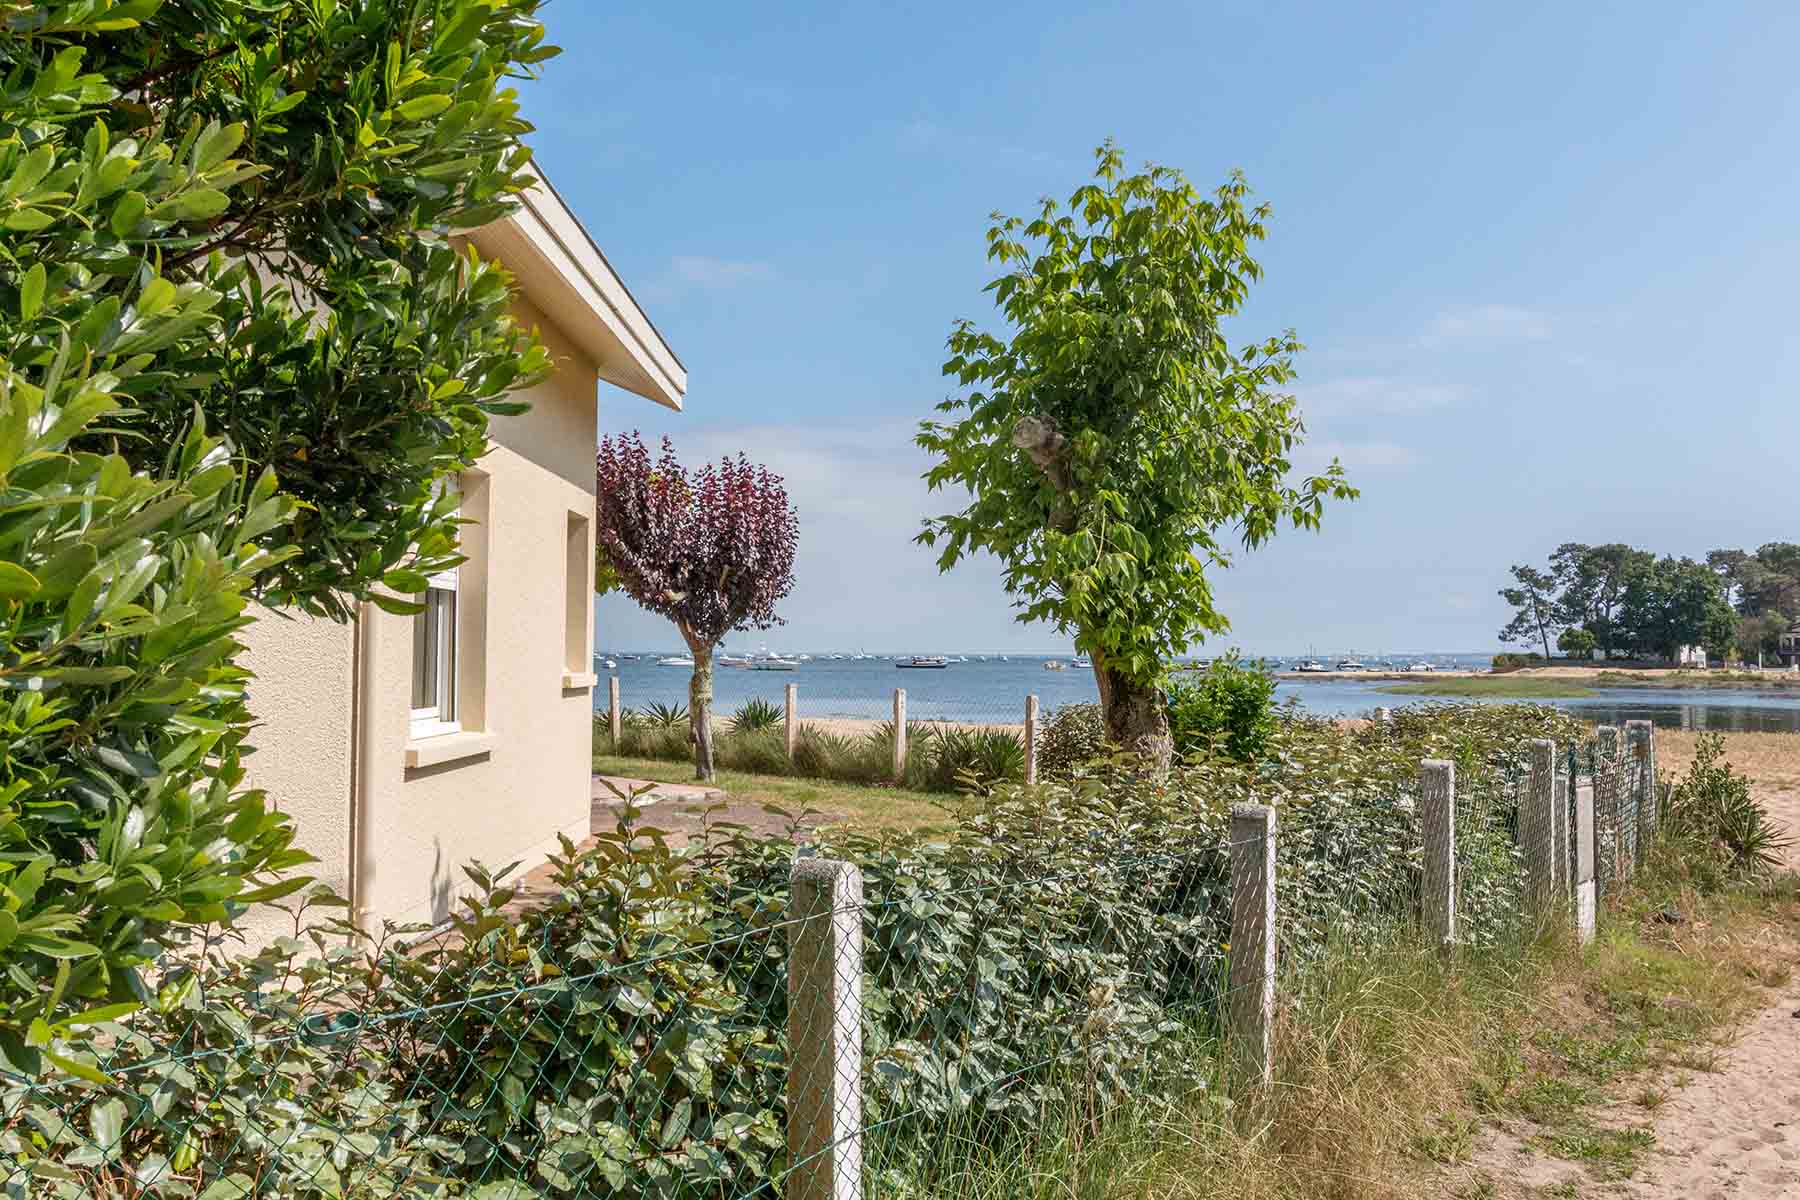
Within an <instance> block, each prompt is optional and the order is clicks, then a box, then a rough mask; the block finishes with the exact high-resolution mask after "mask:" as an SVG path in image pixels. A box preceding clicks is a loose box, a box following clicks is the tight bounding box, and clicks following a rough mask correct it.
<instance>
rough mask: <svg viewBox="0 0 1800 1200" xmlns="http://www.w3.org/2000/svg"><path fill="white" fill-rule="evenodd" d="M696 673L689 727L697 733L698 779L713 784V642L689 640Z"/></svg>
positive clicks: (691, 689) (690, 695)
mask: <svg viewBox="0 0 1800 1200" xmlns="http://www.w3.org/2000/svg"><path fill="white" fill-rule="evenodd" d="M688 649H689V650H690V651H692V653H693V655H694V675H693V678H691V679H689V680H688V727H689V728H690V729H692V730H693V735H694V778H695V779H697V780H699V781H700V782H702V783H711V782H712V781H713V778H714V773H713V731H712V702H713V659H712V655H713V648H712V643H711V642H702V641H700V640H699V639H698V638H689V639H688Z"/></svg>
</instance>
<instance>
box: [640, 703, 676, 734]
mask: <svg viewBox="0 0 1800 1200" xmlns="http://www.w3.org/2000/svg"><path fill="white" fill-rule="evenodd" d="M638 716H639V717H640V718H641V719H642V720H643V723H644V724H645V725H648V726H649V727H650V728H652V729H680V728H683V727H685V726H686V725H687V723H688V710H687V706H686V705H683V704H646V705H645V706H644V707H643V708H640V709H639V710H638Z"/></svg>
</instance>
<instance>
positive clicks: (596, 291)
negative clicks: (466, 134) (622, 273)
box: [468, 166, 687, 412]
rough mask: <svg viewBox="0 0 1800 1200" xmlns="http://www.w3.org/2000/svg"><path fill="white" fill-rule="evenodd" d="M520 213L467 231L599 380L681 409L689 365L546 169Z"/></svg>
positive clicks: (535, 171) (539, 173) (537, 172)
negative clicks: (578, 350) (591, 363)
mask: <svg viewBox="0 0 1800 1200" xmlns="http://www.w3.org/2000/svg"><path fill="white" fill-rule="evenodd" d="M527 169H528V170H529V171H530V173H531V174H532V175H533V176H534V177H535V179H536V186H533V187H532V188H530V189H529V190H527V191H526V192H525V194H524V195H523V196H522V197H521V200H522V203H521V205H520V207H519V208H518V210H517V211H515V212H514V213H512V214H511V215H510V216H507V217H504V218H502V219H500V220H498V221H495V222H493V223H492V224H489V225H484V226H482V227H481V228H480V229H477V230H474V231H472V232H471V233H470V234H469V235H468V236H469V239H470V240H471V241H473V242H474V243H475V247H476V248H477V249H478V250H480V251H481V253H482V254H484V255H486V256H487V257H489V258H495V259H498V260H499V261H501V262H502V263H504V264H505V265H506V267H507V268H508V269H509V270H510V271H511V272H512V273H513V276H514V278H515V279H516V280H517V281H518V284H519V288H520V290H521V291H522V292H523V293H524V295H525V298H526V299H527V300H529V301H531V303H532V304H533V306H535V307H536V308H537V309H538V310H539V311H541V312H543V313H544V314H545V315H546V316H547V317H549V318H550V319H551V320H552V321H554V322H555V323H556V326H557V328H558V329H560V330H561V331H562V332H563V333H564V334H565V335H567V336H568V337H569V339H570V340H571V341H573V342H574V343H575V344H576V345H577V346H579V347H580V348H581V349H582V351H583V352H585V353H586V354H588V355H589V356H590V357H591V358H592V359H593V361H594V364H595V366H596V368H597V370H598V371H599V374H600V378H602V379H604V380H606V381H607V382H608V383H611V384H613V385H614V386H616V387H620V388H623V389H625V390H626V391H628V392H633V393H635V394H637V395H639V396H643V397H645V398H646V399H649V400H654V401H656V403H658V404H661V405H664V406H666V407H668V408H672V409H675V410H676V411H678V412H679V411H680V410H681V403H682V398H683V397H684V396H685V395H686V394H687V368H686V367H684V366H683V365H682V363H681V360H680V359H679V358H677V357H676V356H675V352H674V350H672V349H671V348H670V347H669V344H668V343H667V342H666V341H664V340H663V337H662V334H661V333H659V332H658V331H657V328H656V326H655V325H654V324H652V323H651V320H650V318H649V316H648V315H647V314H646V313H645V312H644V310H643V309H642V308H641V307H640V306H639V305H638V303H637V300H636V299H635V298H634V297H633V296H632V294H631V291H630V289H629V288H627V287H626V286H625V282H624V280H622V279H620V278H619V276H618V273H617V272H615V271H614V270H613V269H612V264H611V263H609V262H607V261H606V256H605V255H604V254H602V253H601V252H600V247H599V246H597V245H595V243H594V239H593V238H592V237H591V236H590V235H589V234H588V232H587V230H586V229H585V228H583V226H582V224H581V222H580V220H579V219H577V218H576V216H575V214H574V212H573V211H571V210H570V208H569V206H568V205H567V204H565V203H564V202H563V199H562V197H561V196H559V195H558V194H557V192H556V189H555V188H554V187H552V186H551V185H550V181H549V180H548V179H547V178H546V177H545V176H544V174H543V172H542V171H540V170H538V169H537V168H536V167H535V166H531V167H528V168H527Z"/></svg>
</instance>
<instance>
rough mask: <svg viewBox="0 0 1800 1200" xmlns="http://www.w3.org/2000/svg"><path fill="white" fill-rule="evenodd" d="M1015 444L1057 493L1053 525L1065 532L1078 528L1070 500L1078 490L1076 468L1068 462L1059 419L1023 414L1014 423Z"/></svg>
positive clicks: (1053, 511) (1051, 518)
mask: <svg viewBox="0 0 1800 1200" xmlns="http://www.w3.org/2000/svg"><path fill="white" fill-rule="evenodd" d="M1012 443H1013V445H1015V446H1017V447H1018V448H1019V449H1021V450H1023V451H1024V452H1025V456H1026V457H1027V458H1029V459H1031V461H1032V462H1033V463H1035V464H1037V468H1038V470H1040V471H1042V472H1043V473H1044V477H1045V478H1046V479H1048V480H1049V481H1050V486H1051V487H1053V488H1055V489H1056V491H1057V493H1058V496H1059V498H1058V500H1057V502H1056V506H1055V507H1054V508H1053V509H1052V510H1051V513H1050V524H1051V526H1052V527H1053V528H1055V529H1056V530H1058V531H1059V532H1062V533H1068V532H1070V531H1071V530H1073V529H1074V528H1075V511H1074V509H1073V508H1071V507H1070V505H1069V503H1068V497H1069V493H1071V492H1073V491H1074V490H1075V469H1074V468H1073V467H1072V466H1070V465H1069V439H1068V438H1066V437H1064V436H1063V434H1062V431H1061V430H1059V429H1058V428H1057V427H1056V422H1055V420H1053V419H1052V418H1050V417H1046V416H1043V415H1042V414H1038V415H1034V416H1029V417H1020V418H1019V420H1018V423H1017V424H1015V425H1014V426H1013V432H1012Z"/></svg>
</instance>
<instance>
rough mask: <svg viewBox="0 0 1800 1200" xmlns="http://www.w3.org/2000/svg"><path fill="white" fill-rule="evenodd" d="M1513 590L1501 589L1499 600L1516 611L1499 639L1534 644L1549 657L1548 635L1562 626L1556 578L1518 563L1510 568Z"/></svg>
mask: <svg viewBox="0 0 1800 1200" xmlns="http://www.w3.org/2000/svg"><path fill="white" fill-rule="evenodd" d="M1512 577H1513V581H1514V583H1516V584H1517V586H1516V587H1509V588H1501V589H1500V598H1501V599H1502V600H1504V601H1506V602H1507V603H1508V604H1510V605H1512V606H1513V608H1514V609H1516V610H1517V611H1516V612H1514V613H1513V618H1512V620H1510V621H1508V622H1507V623H1506V625H1505V626H1504V627H1503V628H1502V629H1501V630H1500V640H1501V641H1503V642H1511V643H1513V644H1514V645H1519V646H1529V645H1531V644H1532V643H1533V642H1537V643H1538V644H1540V645H1542V646H1543V648H1544V657H1545V658H1549V657H1550V634H1551V632H1552V631H1553V630H1556V629H1558V628H1560V627H1561V625H1562V610H1561V609H1560V608H1559V607H1558V606H1557V603H1556V579H1555V577H1554V576H1551V575H1548V574H1546V573H1545V572H1543V571H1540V570H1538V569H1537V568H1536V567H1533V566H1529V565H1527V564H1524V563H1521V564H1519V565H1518V566H1515V567H1514V568H1513V569H1512Z"/></svg>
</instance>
